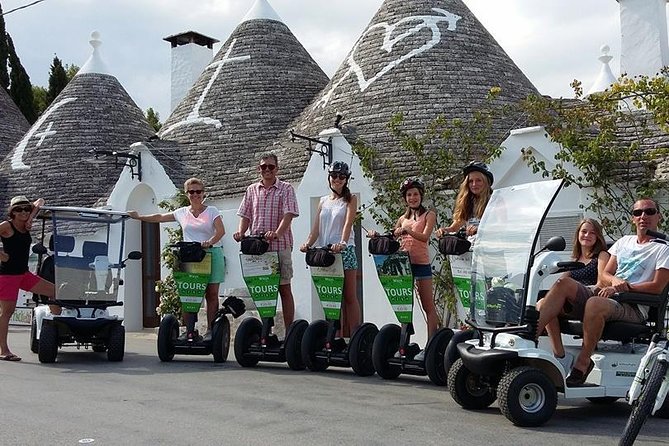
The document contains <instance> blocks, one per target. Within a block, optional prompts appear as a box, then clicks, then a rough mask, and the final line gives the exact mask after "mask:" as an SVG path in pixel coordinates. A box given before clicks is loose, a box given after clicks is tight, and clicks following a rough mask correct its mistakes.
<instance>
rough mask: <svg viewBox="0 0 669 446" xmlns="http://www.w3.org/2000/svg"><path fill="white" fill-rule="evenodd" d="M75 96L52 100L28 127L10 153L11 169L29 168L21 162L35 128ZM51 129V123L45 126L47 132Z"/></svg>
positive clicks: (34, 133) (73, 99) (35, 133)
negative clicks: (11, 153)
mask: <svg viewBox="0 0 669 446" xmlns="http://www.w3.org/2000/svg"><path fill="white" fill-rule="evenodd" d="M76 100H77V98H66V99H63V100H62V101H58V102H54V103H53V104H51V107H49V108H48V109H47V110H46V111H45V112H44V113H43V114H42V116H40V117H39V119H38V120H37V122H35V124H33V126H32V127H31V128H30V130H29V131H28V133H26V134H25V136H24V137H23V139H22V140H21V142H19V143H18V144H17V146H16V148H15V149H14V154H13V155H12V163H11V166H12V169H14V170H21V169H30V166H28V165H26V164H25V163H24V162H23V154H24V153H25V151H26V147H28V142H29V141H30V140H31V139H32V137H33V136H36V135H37V130H39V128H40V127H42V124H44V123H45V122H46V120H47V119H49V116H51V115H52V114H53V112H55V111H56V110H58V109H59V108H60V107H62V106H63V105H65V104H69V103H70V102H73V101H76ZM50 129H51V124H49V127H48V128H47V130H46V131H47V132H48V131H49V130H50ZM43 141H44V140H43V139H41V140H40V141H39V143H38V144H37V147H39V146H40V145H41V144H42V142H43Z"/></svg>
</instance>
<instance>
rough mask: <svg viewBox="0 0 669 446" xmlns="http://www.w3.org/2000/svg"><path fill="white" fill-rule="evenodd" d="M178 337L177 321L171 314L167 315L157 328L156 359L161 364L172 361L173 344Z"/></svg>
mask: <svg viewBox="0 0 669 446" xmlns="http://www.w3.org/2000/svg"><path fill="white" fill-rule="evenodd" d="M178 337H179V321H178V320H177V318H176V317H175V316H174V315H173V314H168V315H165V317H163V319H162V320H161V321H160V327H159V328H158V357H159V358H160V360H161V361H163V362H169V361H171V360H172V359H174V352H175V349H174V344H175V343H176V341H177V338H178Z"/></svg>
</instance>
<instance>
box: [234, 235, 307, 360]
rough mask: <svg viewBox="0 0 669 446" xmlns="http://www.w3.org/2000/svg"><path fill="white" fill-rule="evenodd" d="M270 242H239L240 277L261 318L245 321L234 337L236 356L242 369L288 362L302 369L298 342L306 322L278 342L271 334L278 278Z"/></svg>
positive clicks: (276, 257)
mask: <svg viewBox="0 0 669 446" xmlns="http://www.w3.org/2000/svg"><path fill="white" fill-rule="evenodd" d="M268 247H269V243H268V242H267V241H266V240H264V239H263V238H262V237H260V236H253V237H246V238H244V239H243V240H242V252H241V253H240V254H239V260H240V264H241V267H242V276H243V277H244V282H245V283H246V287H247V288H248V290H249V294H250V295H251V299H252V300H253V303H254V304H255V306H256V309H257V310H258V314H259V315H260V319H257V318H255V317H249V318H247V319H244V320H243V321H242V322H241V323H240V324H239V328H237V333H236V334H235V357H236V358H237V362H238V363H239V365H241V366H242V367H255V366H256V365H257V364H258V362H260V361H264V362H287V363H288V366H289V367H290V368H291V369H292V370H304V362H303V361H302V355H301V351H300V348H301V345H300V344H301V342H302V336H303V335H304V331H305V330H306V329H307V326H308V325H309V324H308V323H307V321H305V320H303V319H298V320H296V321H293V323H292V324H290V326H289V327H287V328H286V337H285V339H284V340H280V339H279V338H278V336H277V335H276V334H274V333H272V327H274V317H275V316H276V306H277V296H278V293H279V283H280V280H281V275H280V272H279V253H278V252H267V248H268Z"/></svg>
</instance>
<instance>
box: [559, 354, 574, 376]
mask: <svg viewBox="0 0 669 446" xmlns="http://www.w3.org/2000/svg"><path fill="white" fill-rule="evenodd" d="M555 359H557V361H558V362H559V363H560V365H561V366H562V369H563V370H564V373H565V376H566V375H567V374H569V372H570V371H571V367H572V365H574V355H572V354H571V353H569V352H564V356H563V357H562V358H558V357H557V356H556V357H555Z"/></svg>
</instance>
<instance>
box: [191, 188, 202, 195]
mask: <svg viewBox="0 0 669 446" xmlns="http://www.w3.org/2000/svg"><path fill="white" fill-rule="evenodd" d="M187 192H188V195H193V194H198V195H200V194H201V193H202V192H204V191H203V190H202V189H194V190H189V191H187Z"/></svg>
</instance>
